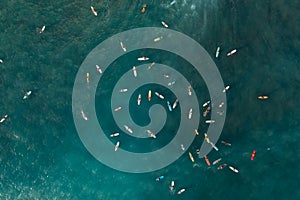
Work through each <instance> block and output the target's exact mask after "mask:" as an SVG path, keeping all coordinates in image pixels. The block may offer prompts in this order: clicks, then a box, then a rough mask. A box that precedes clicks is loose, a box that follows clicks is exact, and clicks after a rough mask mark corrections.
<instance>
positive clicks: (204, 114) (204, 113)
mask: <svg viewBox="0 0 300 200" xmlns="http://www.w3.org/2000/svg"><path fill="white" fill-rule="evenodd" d="M209 111H210V106H208V107H207V108H206V110H205V111H204V112H203V117H206V116H207V114H208V113H209Z"/></svg>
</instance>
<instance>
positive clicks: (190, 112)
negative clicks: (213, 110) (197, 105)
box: [189, 108, 193, 119]
mask: <svg viewBox="0 0 300 200" xmlns="http://www.w3.org/2000/svg"><path fill="white" fill-rule="evenodd" d="M192 115H193V109H192V108H190V110H189V119H192Z"/></svg>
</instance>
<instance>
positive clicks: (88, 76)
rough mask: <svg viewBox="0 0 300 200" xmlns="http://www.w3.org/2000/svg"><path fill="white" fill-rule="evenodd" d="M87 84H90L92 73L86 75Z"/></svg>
mask: <svg viewBox="0 0 300 200" xmlns="http://www.w3.org/2000/svg"><path fill="white" fill-rule="evenodd" d="M86 83H87V84H89V83H90V73H86Z"/></svg>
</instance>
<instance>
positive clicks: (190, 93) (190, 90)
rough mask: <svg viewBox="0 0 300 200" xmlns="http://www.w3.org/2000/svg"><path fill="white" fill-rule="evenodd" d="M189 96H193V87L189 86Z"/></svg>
mask: <svg viewBox="0 0 300 200" xmlns="http://www.w3.org/2000/svg"><path fill="white" fill-rule="evenodd" d="M188 94H189V96H191V95H192V87H191V86H188Z"/></svg>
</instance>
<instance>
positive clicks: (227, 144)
mask: <svg viewBox="0 0 300 200" xmlns="http://www.w3.org/2000/svg"><path fill="white" fill-rule="evenodd" d="M221 143H222V144H224V145H226V146H231V144H230V143H228V142H225V141H224V140H222V141H221Z"/></svg>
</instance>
